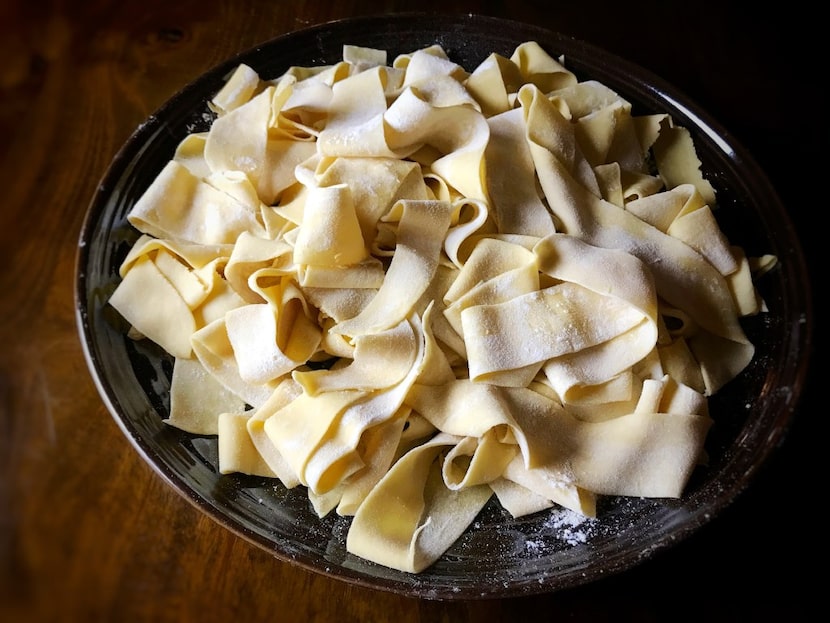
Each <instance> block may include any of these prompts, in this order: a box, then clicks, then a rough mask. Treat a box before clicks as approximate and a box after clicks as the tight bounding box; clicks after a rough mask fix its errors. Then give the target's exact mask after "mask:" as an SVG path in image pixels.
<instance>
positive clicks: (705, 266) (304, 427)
mask: <svg viewBox="0 0 830 623" xmlns="http://www.w3.org/2000/svg"><path fill="white" fill-rule="evenodd" d="M389 61H390V59H388V58H387V53H386V52H385V51H383V50H374V49H369V48H364V47H360V46H344V49H343V58H342V60H341V61H338V62H337V63H334V64H331V65H325V66H318V67H291V68H289V69H288V70H287V71H286V72H285V73H284V74H283V75H281V76H279V77H278V78H275V79H265V78H263V77H260V76H259V75H258V74H257V73H256V72H255V71H254V69H252V68H251V67H248V66H246V65H240V66H239V67H238V68H237V69H236V70H235V71H234V72H233V73H232V74H231V75H230V76H229V77H228V80H227V82H226V84H225V86H224V87H223V88H222V89H221V90H220V92H218V93H217V94H216V95H215V97H214V98H213V99H212V101H211V102H210V107H211V109H212V110H213V112H214V113H215V120H214V121H213V122H212V124H211V126H210V128H209V129H208V130H207V131H204V132H194V133H192V134H190V135H188V136H187V137H186V138H185V139H184V140H183V141H182V142H181V143H180V144H179V146H178V148H177V149H176V151H175V154H172V156H171V159H170V161H169V162H168V163H167V164H166V165H165V166H164V168H163V169H162V171H161V172H160V174H159V175H158V176H157V177H156V178H155V180H154V181H153V182H152V183H151V184H150V186H149V187H148V188H147V189H146V191H145V192H144V194H143V195H142V196H141V197H140V199H139V200H138V201H137V202H136V203H135V205H134V206H133V207H132V208H131V210H130V212H129V214H128V220H129V223H130V224H131V225H132V226H134V227H135V228H136V229H137V230H138V231H139V232H140V233H141V236H140V238H139V239H138V241H137V242H136V244H135V245H134V246H133V248H132V249H131V250H130V252H129V254H128V255H127V257H126V258H125V259H124V261H123V263H122V264H121V267H120V278H121V279H120V282H119V283H118V285H117V287H116V289H115V291H114V293H113V294H112V297H111V298H110V300H109V302H110V304H111V305H112V306H113V307H114V308H115V309H116V310H117V311H118V312H119V313H120V314H121V315H122V316H123V318H124V319H126V321H127V322H128V323H129V325H130V326H131V330H130V336H131V337H132V338H135V339H141V338H146V339H149V340H152V341H154V342H155V343H157V344H158V345H159V346H160V347H161V348H163V349H164V350H165V351H166V352H167V353H169V354H170V355H171V356H172V357H173V358H174V367H173V376H172V379H171V395H170V412H169V417H168V418H167V420H166V422H167V423H168V424H169V425H171V426H175V427H178V428H180V429H182V430H184V431H187V432H189V433H194V434H200V435H215V436H217V438H218V454H219V470H220V471H221V473H225V474H230V473H245V474H254V475H258V476H263V477H266V478H274V479H278V480H279V481H280V482H281V484H282V485H283V486H285V487H287V488H294V487H305V488H306V489H307V492H308V497H309V502H310V504H312V505H313V508H314V510H315V511H316V513H317V514H318V515H319V516H321V517H322V516H325V515H327V514H329V513H332V512H336V513H338V514H340V515H343V516H350V517H352V520H351V524H350V528H349V532H348V536H347V541H346V545H347V549H348V551H349V552H350V553H351V554H353V555H356V556H359V557H362V558H365V559H368V560H372V561H374V562H377V563H379V564H382V565H386V566H388V567H391V568H394V569H398V570H401V571H404V572H410V573H419V572H421V571H423V570H424V569H426V568H427V567H429V566H430V565H432V564H433V563H434V562H435V561H436V560H437V559H438V558H440V557H441V556H442V554H443V553H444V552H445V551H446V550H447V549H448V548H450V546H452V544H453V543H454V542H455V541H456V540H457V539H458V537H459V536H460V535H461V534H462V533H463V532H464V531H465V530H466V529H467V528H468V527H469V525H470V524H471V522H473V521H474V519H475V517H476V516H477V515H478V513H479V512H480V511H481V509H482V508H483V507H484V505H485V504H487V503H488V501H490V500H491V499H493V498H495V499H496V500H497V501H498V503H500V504H501V505H502V506H503V507H504V508H505V509H506V510H507V511H508V512H509V513H511V514H512V515H513V516H516V517H518V516H522V515H526V514H530V513H536V512H541V511H544V510H545V509H548V508H551V507H554V506H561V507H565V508H568V509H571V510H573V511H575V512H578V513H581V514H583V515H585V516H589V517H594V516H596V514H597V504H596V502H597V496H600V495H622V496H638V497H679V496H681V495H682V493H683V491H684V488H685V487H686V485H687V483H688V480H689V477H690V475H691V474H692V472H693V470H694V469H695V468H696V467H697V466H698V465H699V464H700V463H701V462H702V461H703V460H704V456H705V453H704V442H705V440H706V436H707V433H708V431H709V428H710V426H711V425H712V419H711V416H710V414H709V410H708V403H707V398H708V397H709V396H710V395H712V394H713V393H715V392H717V391H718V390H719V389H720V388H721V387H723V385H724V384H726V383H728V382H729V381H730V380H731V379H733V378H734V377H735V376H736V375H737V374H739V373H740V372H741V371H742V370H743V369H744V368H745V367H746V366H747V365H748V363H749V362H750V360H751V359H752V357H753V353H754V349H753V345H752V344H751V343H750V341H749V340H748V339H747V337H746V335H745V334H744V332H743V330H742V328H741V324H740V318H741V317H742V316H746V315H751V314H757V313H759V312H762V311H764V303H763V301H762V300H761V298H760V297H759V295H758V293H757V291H756V288H755V285H754V282H753V278H754V276H755V273H754V272H753V270H752V267H755V266H764V267H765V268H768V267H769V265H770V264H771V263H773V262H774V260H775V258H771V257H766V258H761V259H760V260H758V259H756V258H747V257H746V256H745V255H744V253H743V250H742V249H741V248H739V247H736V246H733V245H731V244H730V243H729V241H728V240H727V238H726V236H725V235H724V234H723V232H722V231H721V229H720V228H719V226H718V223H717V221H716V219H715V216H714V212H713V207H714V206H715V205H716V198H715V190H714V188H713V187H712V185H711V184H710V183H709V182H708V181H707V180H706V179H705V177H704V176H703V174H702V172H701V170H700V161H699V160H698V158H697V155H696V153H695V148H694V144H693V143H692V141H691V136H690V134H689V133H688V131H686V130H685V129H684V128H682V127H678V126H676V125H675V123H674V121H673V119H672V118H671V117H670V116H669V115H668V114H663V113H658V114H648V115H635V114H633V112H632V106H631V104H630V103H629V102H628V101H626V100H625V99H624V98H623V97H621V96H620V95H619V94H617V93H616V92H614V91H613V90H612V89H610V88H608V87H607V86H605V85H603V84H601V83H599V82H597V81H593V80H583V81H580V80H579V79H578V78H577V76H576V75H575V74H574V73H572V72H571V71H570V70H569V69H567V68H566V66H565V60H564V59H561V58H560V59H557V58H554V57H553V56H551V55H550V54H549V53H547V52H546V51H545V50H544V49H543V48H542V47H541V46H540V45H538V44H537V43H536V42H533V41H529V42H525V43H523V44H521V45H519V46H518V47H516V48H515V50H514V51H513V53H512V55H511V56H510V57H505V56H501V55H499V54H496V53H493V54H491V55H490V56H489V57H488V58H487V59H485V60H484V61H483V62H482V63H481V64H480V65H479V66H478V67H476V68H474V69H473V70H472V71H467V70H465V69H464V68H463V67H461V66H460V65H458V64H456V63H455V62H453V61H452V60H451V59H450V58H449V56H448V55H447V53H446V52H445V51H444V49H443V48H441V47H440V46H439V45H432V46H429V47H426V48H423V49H419V50H416V51H414V52H412V53H408V54H402V55H399V56H397V57H396V58H394V59H391V62H389Z"/></svg>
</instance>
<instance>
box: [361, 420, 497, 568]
mask: <svg viewBox="0 0 830 623" xmlns="http://www.w3.org/2000/svg"><path fill="white" fill-rule="evenodd" d="M458 441H459V439H458V438H456V437H453V436H452V435H447V434H439V435H436V436H435V437H433V438H432V439H430V440H429V441H427V442H425V443H423V444H421V445H419V446H418V447H416V448H414V449H413V450H410V451H409V452H408V453H407V454H405V455H404V456H403V457H401V458H400V459H398V461H397V462H396V463H395V464H394V465H393V466H392V468H391V469H390V470H389V471H388V472H386V474H385V475H384V477H383V478H382V479H381V480H380V482H379V483H378V484H377V485H376V486H375V487H374V488H373V489H372V491H371V492H370V493H369V495H368V496H366V499H365V500H364V501H363V503H362V504H361V505H360V507H359V508H358V510H357V512H356V513H355V515H354V518H353V520H352V524H351V527H350V528H349V533H348V535H347V537H346V547H347V549H348V550H349V551H350V552H351V553H353V554H355V555H357V556H362V557H364V558H368V559H370V560H373V561H375V562H377V563H379V564H382V565H386V566H388V567H392V568H393V569H399V570H402V571H407V572H411V573H419V572H421V571H423V570H424V569H426V568H427V567H429V566H430V565H431V564H432V563H434V562H435V561H436V560H437V559H438V558H439V557H440V556H441V555H442V554H443V553H444V552H445V551H446V550H447V548H449V546H450V545H452V543H454V542H455V541H456V540H457V539H458V537H460V536H461V534H462V533H463V532H464V530H466V527H467V526H468V525H469V524H470V523H471V522H472V521H473V519H475V516H476V515H478V513H479V512H480V511H481V509H482V508H483V507H484V505H485V504H486V503H487V501H488V500H489V499H490V497H492V494H493V492H492V489H490V488H489V487H488V486H487V485H477V486H472V487H465V488H462V489H450V488H449V487H447V486H446V484H445V483H444V480H443V478H442V475H441V471H442V468H441V461H440V457H441V453H442V452H443V451H445V450H446V449H447V448H449V447H452V446H454V445H455V444H456V443H457V442H458Z"/></svg>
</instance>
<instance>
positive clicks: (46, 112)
mask: <svg viewBox="0 0 830 623" xmlns="http://www.w3.org/2000/svg"><path fill="white" fill-rule="evenodd" d="M659 4H660V3H656V2H640V3H629V4H627V5H621V4H619V3H611V2H596V3H592V4H591V8H590V9H588V8H586V5H576V4H570V3H569V4H564V3H546V2H542V1H531V0H515V1H513V2H486V1H481V2H455V3H452V4H451V5H450V6H448V5H447V3H445V2H430V1H425V2H422V3H421V4H420V5H418V8H422V9H426V10H449V9H450V8H451V9H452V10H453V11H458V12H463V13H466V12H477V13H486V14H490V15H494V16H497V17H509V18H513V19H518V20H525V21H529V22H533V23H538V24H541V25H544V26H547V27H549V28H551V29H555V30H560V31H563V32H566V33H568V34H572V35H574V36H576V37H579V38H584V39H586V40H589V41H591V42H593V43H595V44H597V45H601V46H603V47H606V48H607V49H609V50H610V51H613V52H616V53H619V54H621V55H624V56H626V57H627V58H630V59H631V60H633V61H635V62H638V63H640V64H642V65H644V66H646V67H648V68H650V69H652V70H653V71H655V72H657V73H659V74H660V75H662V76H663V77H664V78H666V79H669V80H670V81H672V82H674V83H675V84H678V85H680V86H681V87H682V88H683V89H684V90H686V91H687V92H693V93H692V94H693V96H694V97H695V98H696V99H697V100H698V101H699V102H700V103H701V104H702V105H704V106H705V107H707V108H708V109H710V110H711V111H712V113H713V115H715V116H716V117H717V118H718V119H719V120H720V121H721V122H722V123H723V124H724V125H725V126H726V127H728V128H731V129H732V131H733V132H735V133H736V135H737V136H738V138H739V139H740V140H742V141H744V142H745V143H746V144H747V145H749V146H750V147H751V148H752V149H753V151H754V153H756V154H757V156H758V159H759V161H760V162H761V164H762V165H763V166H764V167H765V168H767V169H768V170H769V171H770V174H771V178H772V179H773V181H774V182H775V183H776V185H777V187H778V188H779V189H780V192H781V194H782V196H783V197H784V198H785V199H786V200H787V202H788V203H789V204H790V205H792V206H793V220H794V221H795V222H796V224H797V225H798V226H799V227H801V228H803V230H804V232H805V234H804V240H805V247H806V248H807V250H808V252H810V253H812V250H811V249H812V248H813V247H811V246H810V244H811V238H810V235H808V234H807V233H806V232H807V231H808V230H809V229H810V228H809V224H810V223H811V222H812V221H813V217H812V213H813V212H810V210H815V209H823V208H824V205H823V203H822V204H821V205H818V206H816V205H809V206H808V205H805V204H806V201H807V195H806V191H805V190H804V184H803V183H802V180H803V179H804V176H805V167H807V166H809V162H813V161H814V160H813V159H815V160H817V159H818V158H817V156H818V155H819V144H821V145H823V144H824V142H823V141H824V140H826V138H827V134H826V129H822V130H821V133H823V139H821V143H819V141H820V139H819V138H818V137H817V136H813V135H811V134H810V133H809V132H808V131H807V128H806V127H804V126H803V125H799V122H798V118H799V117H798V115H799V114H801V115H805V114H806V111H805V110H803V107H804V106H807V105H808V103H809V101H810V98H812V97H814V98H815V100H816V101H819V99H820V98H819V97H818V91H817V90H816V89H817V88H818V87H814V86H811V84H808V81H806V80H805V81H801V80H799V79H798V78H799V76H807V75H809V74H810V70H809V68H805V67H804V63H803V62H801V63H800V64H798V65H796V64H794V59H802V60H803V59H805V58H808V59H809V58H811V56H810V54H811V53H812V52H813V50H812V46H813V45H814V43H812V42H813V41H817V39H815V40H814V39H812V38H811V37H810V36H809V35H807V36H805V37H804V39H806V40H807V41H803V40H802V41H800V42H798V43H796V44H795V45H797V46H800V47H798V48H795V49H794V48H792V47H789V48H785V44H784V40H785V39H789V38H790V37H789V34H788V32H787V31H788V29H792V28H796V27H797V28H799V32H801V33H803V32H804V29H805V28H807V27H809V24H808V22H809V21H810V19H809V15H808V14H807V13H804V12H802V11H796V10H795V8H791V9H790V11H788V12H787V13H786V14H783V13H782V14H781V15H779V14H773V13H772V12H770V13H769V14H764V13H763V12H762V11H761V9H757V8H756V9H754V10H753V12H752V13H743V12H741V11H739V10H738V9H735V8H729V7H728V6H726V5H727V4H728V3H715V2H703V3H700V7H702V8H701V9H699V10H686V9H683V10H681V9H679V8H669V7H663V8H661V9H660V10H659V11H658V10H657V9H656V7H657V6H658V5H659ZM678 5H679V3H678ZM660 6H662V5H660ZM411 8H414V7H413V6H412V5H411V4H409V3H407V2H403V1H392V0H389V1H385V2H368V1H366V2H360V1H347V0H342V1H340V2H337V3H330V2H326V1H323V0H308V1H303V0H298V1H296V2H268V1H264V0H259V1H258V0H243V1H232V0H226V1H216V2H214V1H209V0H200V1H193V0H186V1H182V2H170V1H169V0H167V1H158V0H141V1H136V0H126V1H123V2H115V1H108V0H96V1H93V2H77V3H76V2H61V1H59V0H52V1H48V0H44V1H24V0H11V1H10V2H8V1H7V2H4V3H2V4H0V59H3V62H2V63H0V89H2V91H0V188H2V189H3V194H2V196H0V267H2V269H0V292H2V298H1V299H0V621H3V622H6V621H8V622H13V621H14V622H17V621H22V622H30V621H31V622H40V621H44V622H47V621H50V622H51V621H115V620H118V621H154V622H159V623H161V622H165V621H171V622H173V621H175V622H189V621H194V622H197V621H198V622H200V623H204V622H210V621H231V620H232V621H264V620H267V621H270V622H274V623H276V622H282V621H285V622H292V623H293V622H298V621H303V622H325V621H338V622H343V623H345V622H350V621H361V622H373V621H395V622H396V623H415V622H421V623H432V622H439V621H440V622H453V623H454V622H465V621H538V620H561V619H565V620H569V621H610V620H612V619H613V620H620V619H622V620H638V621H662V620H666V619H667V618H669V616H671V618H672V620H677V621H684V620H692V619H693V618H694V619H697V618H701V619H705V620H725V619H727V618H729V619H730V620H732V619H733V618H737V620H757V619H758V618H759V617H760V616H761V615H763V614H766V615H769V614H770V613H773V614H777V615H781V616H787V617H788V618H787V620H791V621H792V620H803V619H802V617H803V616H804V615H805V613H806V612H807V611H808V606H807V604H808V601H809V594H810V593H809V590H808V579H807V578H804V579H803V580H796V579H794V578H792V577H791V576H787V575H785V572H784V571H783V568H784V567H790V568H791V569H795V570H798V569H799V568H800V567H799V565H800V560H801V558H800V552H799V550H798V548H803V547H806V544H805V543H792V542H791V541H790V540H789V539H788V538H787V535H783V534H781V533H780V531H779V530H780V529H781V528H782V525H781V521H782V520H781V518H780V516H779V517H778V518H776V517H775V516H773V513H772V511H770V505H772V504H779V505H783V506H784V508H786V509H790V508H793V506H792V504H793V503H792V501H791V500H792V499H793V498H795V497H798V496H803V499H804V500H807V502H806V503H807V504H808V506H809V503H810V502H809V500H810V497H809V495H811V494H812V490H811V491H809V492H808V491H803V490H802V489H798V488H797V485H796V484H795V483H796V482H798V481H799V479H801V480H803V478H800V475H801V474H803V473H804V472H805V470H810V469H813V466H812V464H811V463H810V462H809V461H810V459H808V458H807V456H808V455H809V454H810V452H811V451H812V448H811V447H809V446H808V445H807V444H809V443H815V442H811V441H810V440H811V439H813V438H815V435H814V434H812V433H811V432H810V428H812V427H813V424H812V422H811V417H810V416H811V414H810V413H809V410H808V409H806V407H805V411H808V412H806V413H805V414H804V416H803V418H799V420H798V421H797V425H796V426H795V427H794V430H793V431H792V433H791V435H790V437H789V439H788V441H787V443H786V444H785V445H784V447H783V448H782V449H781V451H780V452H779V453H778V454H777V455H776V456H775V457H774V460H773V461H771V465H770V466H769V467H768V468H767V469H765V470H764V471H763V473H762V474H761V475H760V476H759V482H758V484H757V487H753V488H752V489H751V490H750V491H749V492H747V494H745V495H744V496H743V497H742V498H741V499H740V500H739V502H738V503H736V504H735V507H734V508H732V509H729V510H728V511H727V512H725V513H724V516H723V517H722V518H719V519H718V521H716V522H713V524H712V525H711V526H707V527H706V529H704V530H702V531H701V532H700V533H699V534H698V535H695V537H693V538H692V539H690V540H689V541H688V542H685V543H683V544H680V545H678V546H677V547H676V548H675V549H673V550H672V551H671V552H669V553H667V554H665V555H663V556H661V557H659V558H658V559H656V560H653V561H649V562H648V563H647V564H645V565H643V566H642V567H641V568H637V569H634V570H632V571H631V572H630V573H626V574H623V575H622V576H620V577H614V578H608V579H606V580H604V581H602V582H599V583H597V584H596V585H593V586H588V587H582V588H579V589H574V590H572V591H567V592H565V593H561V594H555V595H548V596H544V595H543V596H537V597H528V598H521V599H509V600H492V601H486V602H475V601H473V602H458V603H456V602H452V603H444V602H432V601H419V600H415V599H411V598H407V597H405V596H398V595H393V594H387V593H382V592H376V591H372V590H368V589H364V588H359V587H356V586H351V585H348V584H345V583H342V582H338V581H334V580H331V579H329V578H327V577H324V576H322V575H319V574H316V573H311V572H308V571H305V570H303V569H298V568H296V567H294V566H292V565H290V564H287V563H284V562H281V561H279V560H277V559H275V558H274V557H272V556H271V555H270V554H268V553H267V552H264V551H261V550H259V549H257V548H255V547H254V546H252V545H250V544H248V543H247V542H245V541H243V540H241V539H240V538H237V537H236V536H234V535H232V534H230V533H229V532H227V531H226V530H224V529H223V528H221V527H220V526H218V525H216V524H215V523H213V522H212V521H211V520H210V519H207V518H206V517H204V516H203V515H201V514H200V512H199V511H198V510H196V509H195V508H194V507H192V506H191V505H190V504H188V503H187V502H186V501H185V500H183V499H182V498H181V497H179V496H178V494H176V493H175V492H174V491H173V490H172V489H171V488H170V487H168V486H167V485H166V483H165V482H164V481H163V480H162V479H161V478H160V477H159V476H158V475H157V474H156V473H155V472H153V471H152V469H151V468H150V467H148V466H147V465H146V464H145V463H144V462H143V460H142V459H141V457H140V456H139V455H138V454H137V453H136V452H135V451H134V450H133V449H132V447H131V446H130V445H129V443H128V441H127V440H126V439H125V437H124V436H123V434H122V433H121V431H120V429H119V428H118V426H117V425H116V424H115V422H114V420H113V419H112V418H111V417H110V415H109V414H108V412H107V411H106V409H105V407H104V405H103V403H102V401H101V399H100V397H99V395H98V393H97V391H96V388H95V386H94V384H93V382H92V380H91V379H90V376H89V374H88V373H87V370H86V364H85V361H84V357H83V352H82V349H81V345H80V342H79V340H78V334H77V329H76V325H75V316H74V300H73V295H74V290H73V288H74V269H75V266H74V261H75V253H76V250H77V239H78V234H79V230H80V227H81V224H82V221H83V218H84V214H85V211H86V208H87V206H88V204H89V202H90V200H91V198H92V196H93V193H94V192H95V189H96V188H97V185H98V183H99V180H100V179H101V177H102V176H103V174H104V172H105V171H106V168H107V166H108V163H109V162H110V161H111V159H112V158H113V156H114V155H115V154H116V153H117V151H118V149H119V147H120V146H121V145H122V144H123V142H124V141H125V140H126V139H127V137H128V136H129V135H130V134H131V132H132V131H133V130H134V129H135V128H136V126H137V125H138V124H139V123H141V122H142V120H144V119H145V118H146V117H147V116H148V115H149V114H151V113H152V112H153V111H154V110H155V109H156V108H157V107H159V106H160V105H161V104H162V103H163V102H164V101H166V100H167V99H168V98H169V97H170V96H171V95H172V94H173V93H175V92H176V91H177V90H178V89H179V88H181V87H182V86H183V85H184V84H186V83H187V82H189V81H190V80H193V79H195V78H196V77H197V76H199V75H200V74H201V73H202V72H204V71H206V70H207V69H209V68H210V67H212V66H214V65H216V64H217V63H219V62H220V61H223V60H225V59H226V58H228V57H230V56H232V55H235V54H236V53H238V52H240V51H243V50H246V49H249V48H251V47H253V46H254V45H256V44H257V43H260V42H262V41H265V40H267V39H270V38H272V37H275V36H278V35H280V34H282V33H286V32H289V31H292V30H295V29H298V28H303V27H306V26H309V25H312V24H317V23H321V22H324V21H328V20H332V19H337V18H341V17H347V16H350V15H359V14H370V13H385V12H392V11H401V10H407V9H411ZM770 11H772V10H770ZM799 15H801V16H803V17H804V19H805V20H806V21H805V22H804V23H802V22H800V21H798V20H799V19H801V18H799V17H798V16H799ZM637 16H639V17H637ZM788 45H790V46H792V45H793V44H788ZM736 77H737V78H736ZM822 79H823V78H822ZM814 82H815V80H814ZM794 91H799V96H798V98H797V102H800V103H801V104H799V105H800V106H802V109H801V110H796V109H794V108H792V106H795V104H794V103H793V96H792V94H793V93H794ZM747 97H749V98H750V99H751V100H752V101H755V102H756V104H754V105H752V106H750V107H747V105H746V102H747ZM794 159H800V160H798V161H797V162H795V163H794V162H793V160H794ZM805 162H807V163H808V164H804V163H805ZM817 176H818V174H817V173H816V177H814V178H813V179H817ZM813 184H814V185H815V182H813ZM811 196H812V195H811ZM816 248H817V245H816ZM812 258H813V256H811V261H814V260H813V259H812ZM815 265H816V266H817V264H815ZM805 404H807V403H806V399H805ZM822 469H824V468H822ZM824 471H826V469H824ZM821 473H824V472H821ZM817 484H818V483H817ZM782 495H783V496H784V498H785V499H782ZM784 521H793V519H792V518H788V519H786V520H784ZM814 536H815V535H814V533H813V534H812V536H811V535H810V534H809V533H808V534H807V535H805V540H806V541H808V542H809V540H810V539H812V538H814ZM786 573H790V571H787V572H786ZM739 577H740V578H743V580H742V582H750V583H752V586H753V588H752V589H751V591H750V592H747V591H744V590H742V589H740V588H739V586H740V584H741V583H739V582H738V579H737V578H739Z"/></svg>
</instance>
